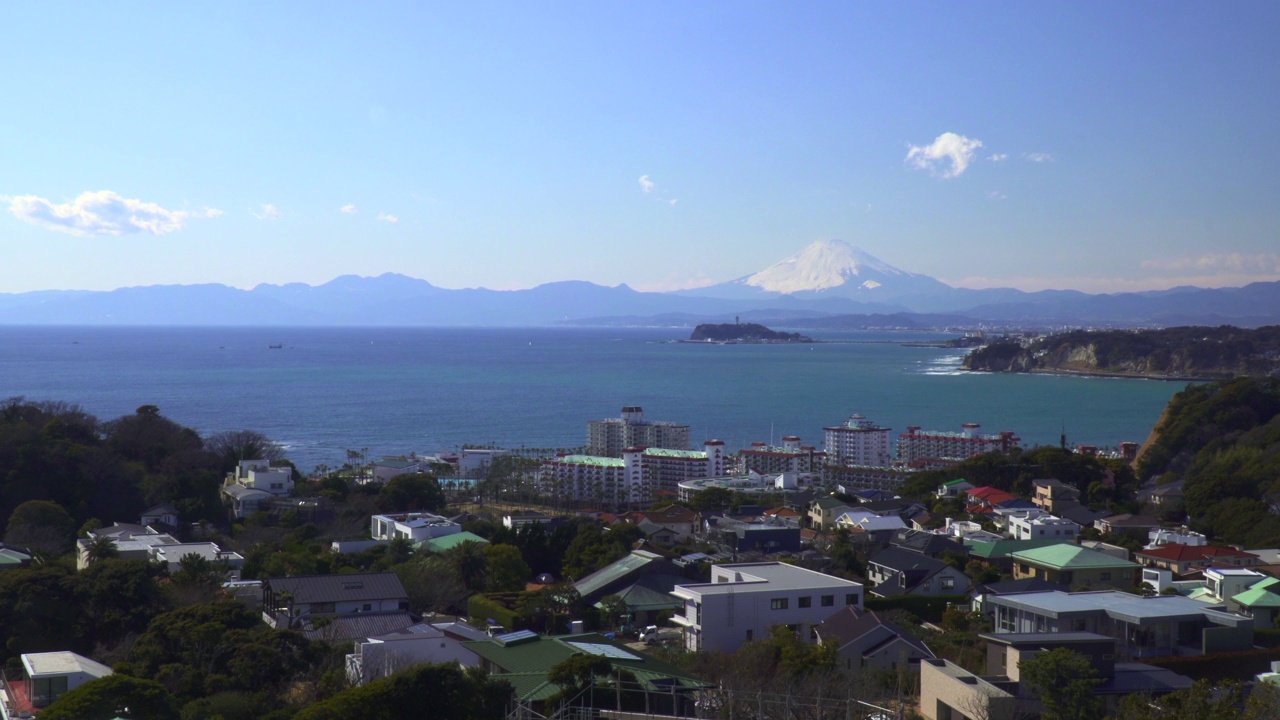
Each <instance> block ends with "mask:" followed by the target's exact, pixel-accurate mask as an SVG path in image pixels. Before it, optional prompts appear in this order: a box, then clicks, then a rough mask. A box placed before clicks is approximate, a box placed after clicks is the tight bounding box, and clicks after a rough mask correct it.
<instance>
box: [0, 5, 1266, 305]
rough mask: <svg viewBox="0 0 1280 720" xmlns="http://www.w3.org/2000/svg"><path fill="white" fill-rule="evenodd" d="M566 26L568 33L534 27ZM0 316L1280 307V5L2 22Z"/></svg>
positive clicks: (195, 9) (144, 13)
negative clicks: (220, 310)
mask: <svg viewBox="0 0 1280 720" xmlns="http://www.w3.org/2000/svg"><path fill="white" fill-rule="evenodd" d="M541 5H546V7H540V6H541ZM4 16H5V20H4V22H3V23H0V65H2V66H3V67H5V68H7V69H8V70H9V72H7V73H6V80H5V82H4V85H3V87H4V90H3V95H2V96H0V97H2V98H3V99H2V100H0V206H2V207H0V210H3V212H0V253H2V254H3V257H4V258H5V259H6V262H4V263H0V292H23V291H29V290H39V289H55V288H57V289H110V288H116V287H121V286H130V285H150V284H170V283H198V282H220V283H226V284H229V285H234V286H237V287H252V286H254V285H256V284H258V283H263V282H268V283H285V282H306V283H311V284H318V283H321V282H325V281H327V280H330V279H332V278H333V277H335V276H337V275H341V274H347V273H355V274H361V275H376V274H380V273H383V272H388V271H391V272H400V273H404V274H406V275H411V276H414V277H420V278H424V279H426V280H429V281H431V282H432V283H435V284H437V285H440V286H443V287H477V286H483V287H490V288H498V289H506V288H518V287H531V286H534V285H537V284H540V283H544V282H550V281H556V280H568V279H581V280H591V281H594V282H598V283H602V284H608V285H614V284H618V283H624V282H625V283H628V284H630V285H632V286H633V287H636V288H639V289H652V290H658V289H675V288H681V287H691V286H696V285H701V284H709V283H711V282H718V281H723V280H728V279H732V278H735V277H739V276H742V275H745V274H749V273H752V272H755V271H757V270H760V269H763V268H764V267H766V266H768V265H770V264H772V263H774V262H776V261H778V260H780V259H782V258H784V257H786V256H788V255H791V254H792V253H794V252H796V251H798V250H800V249H801V248H802V247H804V246H805V245H807V244H808V243H810V242H812V241H814V240H817V239H821V238H841V239H844V240H847V241H849V242H851V243H853V244H855V245H858V246H860V247H862V248H863V249H864V250H866V251H867V252H869V253H871V254H873V255H875V256H877V257H879V258H881V259H883V260H884V261H886V262H889V263H891V264H893V265H896V266H898V267H900V268H903V269H906V270H910V271H913V272H920V273H925V274H928V275H932V276H935V277H938V278H940V279H942V280H944V281H946V282H949V283H952V284H956V285H963V286H968V287H991V286H1013V287H1020V288H1023V289H1029V290H1036V289H1042V288H1047V287H1057V288H1063V287H1070V288H1077V289H1083V290H1088V291H1093V292H1103V291H1108V292H1110V291H1121V290H1133V289H1151V288H1163V287H1170V286H1173V285H1178V284H1198V285H1202V286H1224V285H1239V284H1243V283H1245V282H1249V281H1253V280H1276V279H1280V209H1278V208H1277V191H1278V190H1280V162H1278V161H1280V140H1278V139H1277V138H1278V137H1280V122H1278V121H1280V112H1278V109H1280V107H1278V106H1280V44H1278V43H1276V42H1275V37H1274V35H1275V30H1276V28H1278V27H1280V4H1277V3H1274V2H1233V3H1227V4H1218V3H1184V2H1159V3H1104V2H1085V3H1058V4H1048V3H981V4H965V3H876V4H869V3H866V4H864V3H820V2H806V3H780V2H779V3H748V2H716V3H713V2H705V3H688V2H672V3H667V2H639V3H609V2H594V3H585V2H584V3H554V4H541V3H538V4H535V3H503V4H495V3H450V4H443V3H441V4H436V3H427V4H419V3H413V4H400V3H376V4H375V3H370V4H358V3H333V4H324V3H313V2H308V3H283V2H280V3H255V4H250V3H223V4H212V3H208V4H195V3H163V4H161V3H157V4H142V3H92V4H90V3H66V4H61V3H21V4H19V3H12V4H8V5H6V6H5V9H4Z"/></svg>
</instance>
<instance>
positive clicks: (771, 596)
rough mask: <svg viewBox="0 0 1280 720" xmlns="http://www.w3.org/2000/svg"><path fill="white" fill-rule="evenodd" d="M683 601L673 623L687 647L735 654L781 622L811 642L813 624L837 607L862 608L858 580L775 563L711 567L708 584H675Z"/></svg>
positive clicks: (674, 593)
mask: <svg viewBox="0 0 1280 720" xmlns="http://www.w3.org/2000/svg"><path fill="white" fill-rule="evenodd" d="M671 594H672V595H673V596H675V597H676V598H678V599H679V600H681V601H683V602H684V610H683V612H678V613H677V614H676V615H675V616H674V617H672V618H671V621H672V622H673V623H675V624H677V625H680V626H682V627H683V628H684V636H685V647H687V648H688V649H689V650H691V651H700V650H702V651H711V650H723V651H725V652H733V651H734V650H737V649H738V648H739V647H741V646H742V644H743V643H745V642H750V641H751V640H759V639H762V638H764V637H767V636H768V633H769V629H770V628H772V627H773V626H775V625H784V626H786V627H787V628H789V629H790V630H792V631H794V632H795V633H796V635H797V637H799V638H800V639H801V640H804V641H805V642H812V641H813V640H814V638H815V634H814V630H813V628H814V626H816V625H818V624H819V623H821V622H822V621H823V620H825V619H826V618H827V617H830V615H831V614H832V613H833V612H834V611H835V610H836V609H837V608H840V607H845V606H853V607H856V608H859V609H861V608H862V599H863V590H862V585H861V584H860V583H856V582H853V581H852V580H843V579H841V578H838V577H834V576H831V575H826V574H824V573H820V572H817V571H814V570H806V569H804V568H801V567H796V566H794V565H787V564H785V563H779V562H766V563H737V564H732V565H713V566H712V567H711V582H709V583H697V584H689V585H677V586H676V587H675V589H674V590H672V591H671Z"/></svg>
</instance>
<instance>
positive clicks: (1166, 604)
mask: <svg viewBox="0 0 1280 720" xmlns="http://www.w3.org/2000/svg"><path fill="white" fill-rule="evenodd" d="M991 602H992V603H995V604H998V605H1005V606H1009V607H1017V608H1022V609H1024V610H1029V611H1032V612H1035V613H1038V614H1044V615H1050V616H1052V617H1061V616H1062V615H1070V614H1072V613H1084V612H1096V611H1100V610H1101V611H1105V612H1106V613H1107V614H1108V615H1110V616H1112V617H1114V618H1117V619H1120V620H1124V621H1126V622H1130V623H1143V622H1157V621H1159V622H1168V621H1172V620H1192V619H1196V618H1199V617H1203V616H1208V617H1210V618H1212V619H1217V620H1222V621H1223V622H1220V623H1218V624H1222V625H1234V624H1236V623H1237V621H1239V620H1244V618H1238V617H1236V616H1234V615H1231V614H1229V613H1225V612H1220V611H1217V610H1215V609H1214V608H1213V607H1212V606H1206V605H1205V604H1204V603H1202V602H1197V601H1195V600H1191V599H1188V598H1184V597H1180V596H1178V595H1157V596H1154V597H1141V596H1138V595H1130V594H1129V593H1126V592H1120V591H1119V590H1104V591H1098V592H1076V593H1065V592H1058V591H1050V592H1041V593H1025V594H1021V595H1005V596H1002V597H996V598H991Z"/></svg>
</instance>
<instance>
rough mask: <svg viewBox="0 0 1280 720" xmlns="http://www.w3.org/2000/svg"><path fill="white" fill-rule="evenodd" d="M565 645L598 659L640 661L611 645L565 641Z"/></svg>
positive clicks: (637, 657) (636, 657)
mask: <svg viewBox="0 0 1280 720" xmlns="http://www.w3.org/2000/svg"><path fill="white" fill-rule="evenodd" d="M565 644H566V645H570V646H572V647H575V648H577V649H579V650H581V651H582V652H584V653H587V654H589V655H596V656H599V657H607V658H614V659H617V660H640V659H641V658H640V657H639V656H636V655H633V654H631V653H629V652H627V651H626V650H623V649H622V648H620V647H614V646H613V645H606V644H604V643H589V642H573V641H566V642H565Z"/></svg>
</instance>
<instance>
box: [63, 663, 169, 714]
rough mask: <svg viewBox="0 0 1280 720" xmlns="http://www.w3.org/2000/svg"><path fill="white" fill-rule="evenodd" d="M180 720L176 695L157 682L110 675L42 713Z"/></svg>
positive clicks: (78, 690) (90, 682)
mask: <svg viewBox="0 0 1280 720" xmlns="http://www.w3.org/2000/svg"><path fill="white" fill-rule="evenodd" d="M122 715H126V716H127V717H128V718H129V719H130V720H178V710H177V708H176V707H175V704H174V699H173V695H171V694H170V693H169V691H168V690H166V689H165V688H164V686H163V685H161V684H160V683H158V682H156V681H154V680H144V679H142V678H136V677H130V676H128V675H121V674H119V673H117V674H115V675H108V676H107V677H104V678H99V679H97V680H91V681H89V682H87V683H85V684H83V685H81V686H80V687H78V688H75V689H74V690H70V691H68V692H67V693H66V694H64V695H63V696H62V697H60V698H58V699H57V700H54V701H53V702H52V703H50V704H49V706H48V707H46V708H45V709H43V710H41V711H40V717H41V718H47V719H48V720H111V718H116V717H120V716H122Z"/></svg>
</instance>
